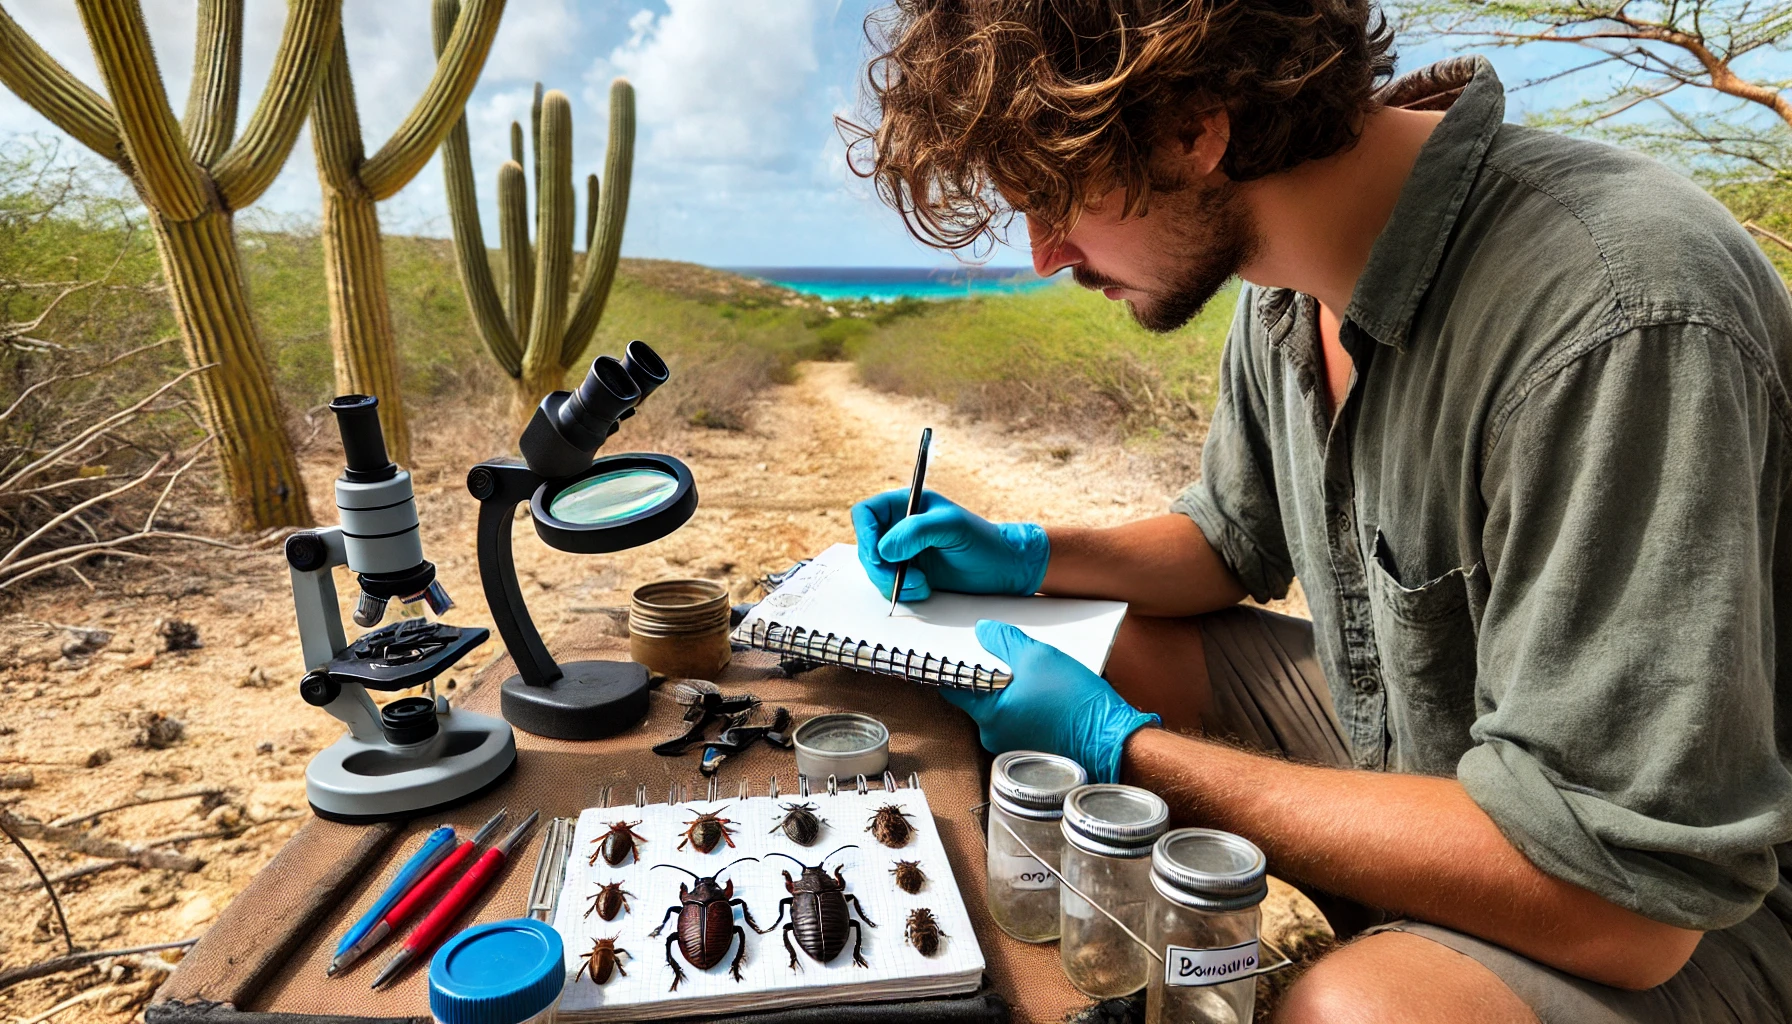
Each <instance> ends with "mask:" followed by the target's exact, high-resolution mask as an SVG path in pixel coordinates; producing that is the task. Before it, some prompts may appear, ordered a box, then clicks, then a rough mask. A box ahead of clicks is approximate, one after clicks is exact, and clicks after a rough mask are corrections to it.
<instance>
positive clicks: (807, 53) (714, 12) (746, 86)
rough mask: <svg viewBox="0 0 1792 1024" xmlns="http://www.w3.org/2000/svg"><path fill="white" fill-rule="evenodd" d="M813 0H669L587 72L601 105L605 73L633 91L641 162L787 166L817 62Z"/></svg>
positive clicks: (644, 15)
mask: <svg viewBox="0 0 1792 1024" xmlns="http://www.w3.org/2000/svg"><path fill="white" fill-rule="evenodd" d="M816 17H817V10H816V3H815V0H786V2H781V3H774V4H745V3H740V2H738V0H668V3H667V10H666V12H665V13H664V14H661V15H655V14H654V13H653V12H651V11H646V10H643V11H641V12H640V13H638V14H636V15H635V16H634V17H633V18H631V19H630V21H629V28H630V30H631V36H630V38H629V40H628V42H626V43H624V44H623V45H621V46H619V47H617V48H616V49H615V50H614V51H613V52H612V53H611V54H610V58H609V60H608V61H603V62H599V63H598V64H597V65H594V66H593V67H592V69H591V71H590V72H589V73H588V74H587V76H586V78H587V84H588V86H589V88H588V90H587V96H588V102H591V103H592V105H593V106H599V105H600V104H599V103H598V102H596V101H595V97H594V96H593V94H595V96H602V95H603V94H604V90H605V89H607V87H608V80H609V77H610V75H611V74H613V73H620V74H623V75H626V76H627V77H628V78H629V80H630V81H631V82H633V83H634V85H635V89H636V93H637V100H636V102H637V104H638V119H639V124H640V125H641V126H642V130H643V133H644V134H645V135H646V140H645V144H644V146H643V157H644V158H645V160H647V161H649V162H651V163H654V164H657V165H660V166H663V167H666V168H669V169H670V168H675V167H680V166H705V165H708V166H714V165H732V166H736V167H746V168H755V169H762V170H779V169H785V168H787V167H789V166H790V164H791V162H792V160H791V158H792V156H793V154H792V153H791V148H790V143H791V136H792V134H793V121H794V119H795V117H796V115H797V112H798V110H799V109H800V107H801V106H802V103H803V100H804V98H805V95H806V93H807V91H808V88H809V84H810V78H811V77H812V76H813V75H814V73H815V71H816V70H817V68H818V66H819V64H818V61H817V59H816V54H815V22H816Z"/></svg>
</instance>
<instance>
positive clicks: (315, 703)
mask: <svg viewBox="0 0 1792 1024" xmlns="http://www.w3.org/2000/svg"><path fill="white" fill-rule="evenodd" d="M299 696H300V697H303V698H305V703H307V704H309V705H311V706H312V707H314V708H321V707H324V706H325V705H327V704H329V703H330V702H331V701H333V700H335V699H336V698H337V697H340V696H342V684H341V683H338V682H337V681H336V680H334V679H331V678H330V673H329V672H328V671H326V670H324V669H321V668H320V669H318V670H317V671H315V672H310V673H307V674H306V676H305V678H303V679H301V680H299Z"/></svg>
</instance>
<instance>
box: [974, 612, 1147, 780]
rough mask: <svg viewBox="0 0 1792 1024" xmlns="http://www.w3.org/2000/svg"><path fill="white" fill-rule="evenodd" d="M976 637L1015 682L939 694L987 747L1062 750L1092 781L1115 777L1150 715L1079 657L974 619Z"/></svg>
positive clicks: (996, 750)
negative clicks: (1131, 739) (965, 716)
mask: <svg viewBox="0 0 1792 1024" xmlns="http://www.w3.org/2000/svg"><path fill="white" fill-rule="evenodd" d="M977 641H978V642H979V643H981V644H982V645H983V649H984V650H986V651H988V652H989V653H991V654H993V655H995V656H996V657H998V658H1000V659H1002V660H1003V661H1005V662H1007V663H1008V667H1009V668H1011V669H1013V670H1014V681H1013V682H1012V683H1009V684H1008V685H1007V687H1005V688H1003V689H1001V690H998V691H997V692H995V693H973V692H971V691H969V690H954V689H949V688H948V689H942V690H941V691H940V694H941V695H942V696H944V697H945V698H946V700H947V701H949V702H951V703H952V704H954V705H957V706H958V707H959V708H962V709H963V710H964V711H965V712H966V713H967V714H969V715H970V716H971V718H972V719H974V720H975V721H976V723H977V733H978V737H979V738H980V739H981V740H982V741H983V748H984V749H985V750H988V751H989V752H990V753H992V754H1002V753H1006V752H1008V751H1010V750H1043V751H1045V752H1046V753H1048V754H1062V755H1063V756H1065V757H1068V758H1070V759H1071V760H1072V761H1075V762H1076V763H1077V764H1080V765H1082V766H1083V768H1084V769H1085V770H1086V771H1088V773H1089V781H1090V782H1118V781H1120V755H1121V753H1122V752H1123V751H1124V750H1125V747H1126V738H1127V737H1128V736H1131V735H1132V734H1133V733H1135V732H1137V731H1138V730H1140V729H1142V728H1144V727H1145V726H1147V725H1155V724H1157V723H1158V722H1159V721H1160V719H1159V718H1158V717H1157V716H1156V715H1148V714H1146V713H1144V712H1143V711H1140V710H1138V709H1137V708H1135V707H1133V706H1132V705H1131V704H1128V703H1126V701H1125V700H1123V699H1121V697H1120V695H1119V694H1118V693H1115V692H1114V688H1113V687H1112V686H1109V685H1108V681H1107V680H1106V679H1103V678H1101V677H1100V676H1098V675H1096V674H1095V673H1093V672H1091V671H1089V669H1088V666H1086V665H1084V664H1083V663H1082V662H1080V661H1077V660H1076V659H1075V658H1072V657H1071V656H1070V655H1068V654H1065V653H1064V652H1063V651H1060V650H1058V649H1057V648H1056V647H1053V646H1051V645H1050V644H1042V643H1040V642H1039V641H1037V640H1035V639H1033V638H1032V637H1030V636H1028V635H1027V634H1025V633H1022V632H1021V631H1020V630H1019V629H1016V628H1015V627H1013V626H1010V625H1009V624H1007V623H1006V622H992V621H990V620H988V619H984V620H982V621H981V622H979V623H977Z"/></svg>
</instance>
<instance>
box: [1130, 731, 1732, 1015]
mask: <svg viewBox="0 0 1792 1024" xmlns="http://www.w3.org/2000/svg"><path fill="white" fill-rule="evenodd" d="M1121 772H1122V775H1123V777H1124V778H1125V779H1126V781H1129V782H1137V783H1139V784H1141V785H1144V786H1147V787H1149V788H1150V789H1152V790H1153V791H1154V792H1156V793H1158V794H1159V795H1161V796H1162V797H1163V798H1164V799H1165V800H1167V801H1168V802H1169V804H1170V808H1171V814H1172V818H1173V819H1174V820H1176V821H1178V822H1179V823H1181V824H1188V825H1202V826H1207V827H1211V828H1220V829H1225V830H1226V831H1228V832H1235V833H1237V834H1239V835H1242V836H1244V837H1245V838H1247V839H1249V840H1251V841H1252V842H1254V843H1256V844H1257V845H1258V846H1259V847H1260V848H1262V850H1263V852H1264V854H1265V855H1266V856H1268V858H1269V863H1270V868H1271V870H1272V871H1274V872H1275V873H1276V874H1278V875H1281V876H1283V877H1285V878H1288V879H1291V880H1293V881H1298V882H1305V883H1308V884H1311V885H1314V886H1317V887H1318V888H1320V889H1323V890H1325V891H1327V892H1331V893H1335V894H1337V895H1339V896H1345V897H1348V898H1350V899H1354V900H1357V901H1359V902H1362V903H1366V904H1369V905H1371V906H1376V907H1382V908H1384V909H1387V910H1389V911H1392V912H1394V913H1396V914H1401V915H1406V916H1411V917H1414V918H1418V919H1420V920H1424V921H1430V922H1432V923H1434V924H1440V925H1443V926H1445V927H1448V928H1454V929H1456V930H1457V931H1461V932H1467V933H1469V934H1471V935H1476V936H1479V937H1481V938H1484V939H1487V940H1489V941H1491V942H1495V943H1498V944H1499V945H1502V946H1505V947H1506V948H1507V949H1511V950H1514V951H1516V952H1518V953H1522V954H1524V955H1525V956H1528V957H1531V958H1532V959H1534V960H1538V961H1540V962H1542V963H1545V964H1548V965H1550V966H1552V967H1555V968H1557V969H1559V970H1563V971H1567V972H1569V973H1570V974H1575V975H1578V976H1580V977H1583V978H1587V979H1589V980H1592V981H1597V982H1601V983H1603V984H1607V985H1616V986H1619V987H1622V988H1632V989H1637V988H1647V987H1650V986H1652V985H1656V984H1659V983H1661V982H1663V981H1665V980H1667V979H1668V978H1669V977H1671V976H1672V975H1673V974H1674V972H1675V971H1677V970H1679V969H1680V967H1681V966H1682V965H1684V964H1685V962H1686V960H1687V958H1688V957H1690V956H1691V955H1692V950H1693V947H1694V946H1695V945H1697V944H1698V940H1699V934H1700V933H1698V932H1693V931H1686V930H1684V929H1680V928H1674V927H1671V926H1669V925H1665V924H1661V923H1660V922H1657V921H1652V920H1650V919H1648V918H1646V917H1643V916H1641V915H1639V914H1635V913H1633V912H1631V911H1629V910H1626V909H1624V908H1623V907H1620V906H1618V905H1617V904H1615V903H1612V902H1610V901H1608V900H1606V899H1604V898H1603V897H1600V896H1597V895H1595V894H1594V893H1592V892H1590V891H1588V890H1586V889H1582V888H1580V887H1579V886H1576V885H1572V884H1570V883H1568V882H1564V881H1562V880H1560V879H1557V878H1553V877H1551V876H1549V875H1547V874H1544V873H1543V872H1542V871H1541V870H1539V869H1538V868H1537V867H1536V865H1534V864H1532V863H1531V862H1530V861H1529V860H1527V859H1526V858H1525V856H1524V855H1523V854H1521V853H1519V852H1518V850H1517V849H1516V848H1514V847H1513V846H1512V844H1511V843H1510V842H1508V841H1507V839H1506V837H1505V836H1504V835H1503V834H1502V833H1501V832H1500V830H1499V827H1498V826H1497V825H1495V824H1494V822H1493V819H1491V818H1489V817H1488V816H1487V814H1486V812H1484V811H1482V810H1481V808H1480V807H1479V806H1478V805H1477V804H1476V803H1475V802H1474V801H1473V800H1472V799H1470V798H1469V795H1468V792H1467V791H1466V790H1464V789H1463V788H1462V785H1461V784H1460V783H1458V782H1456V781H1455V780H1454V779H1440V778H1433V777H1430V776H1420V775H1399V774H1393V773H1384V772H1370V771H1344V770H1339V769H1335V768H1320V767H1315V766H1309V765H1299V764H1291V763H1289V762H1286V761H1282V760H1279V759H1276V758H1272V757H1266V756H1263V755H1260V754H1253V753H1249V752H1246V751H1242V750H1237V749H1234V748H1232V747H1226V746H1222V745H1220V744H1216V743H1212V742H1208V741H1205V740H1200V739H1193V738H1190V737H1187V736H1179V735H1176V734H1174V733H1170V732H1167V731H1165V730H1162V729H1141V730H1139V731H1138V732H1136V733H1134V734H1133V735H1132V737H1131V738H1130V739H1129V740H1128V741H1127V744H1126V753H1125V758H1124V761H1123V762H1122V766H1121Z"/></svg>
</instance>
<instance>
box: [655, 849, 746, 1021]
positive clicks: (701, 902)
mask: <svg viewBox="0 0 1792 1024" xmlns="http://www.w3.org/2000/svg"><path fill="white" fill-rule="evenodd" d="M758 859H759V858H758V857H742V858H740V860H737V861H734V862H732V863H730V864H729V865H728V866H727V867H724V868H722V869H721V871H717V872H716V873H715V874H713V875H710V876H709V877H708V878H701V877H699V876H698V875H697V874H696V873H695V872H693V871H685V869H684V868H681V867H679V866H678V865H676V864H655V865H654V867H655V868H671V869H672V870H674V871H684V873H685V874H687V875H690V876H691V877H692V878H695V879H696V880H697V887H696V888H695V889H687V888H685V884H684V883H683V882H680V883H678V905H677V906H674V907H668V908H667V909H666V916H665V917H664V918H663V919H661V920H660V926H659V927H658V928H655V929H654V930H653V931H651V932H649V933H648V934H649V935H650V936H652V937H653V938H656V939H657V938H659V934H660V932H663V931H665V930H666V924H667V923H668V922H669V921H671V919H672V915H673V914H677V915H678V930H677V931H675V932H673V933H672V934H671V935H668V936H666V966H668V967H670V968H672V987H671V988H670V989H669V990H668V991H671V992H676V991H678V983H679V982H681V981H683V980H684V968H682V967H680V966H678V961H676V960H674V959H672V944H673V943H674V942H676V943H678V948H679V949H680V950H682V951H683V952H684V958H685V959H686V960H689V961H690V962H691V966H692V967H695V968H697V969H698V970H699V971H707V970H709V969H710V968H711V967H714V966H715V965H716V964H719V963H721V962H722V958H723V957H725V956H727V955H728V947H729V946H730V945H732V944H733V942H734V940H735V939H736V938H738V939H740V951H739V952H737V953H735V954H734V962H733V963H731V964H729V965H728V973H729V974H732V975H734V980H735V981H739V980H740V965H741V964H742V963H743V962H744V961H745V960H746V959H747V933H746V932H744V931H741V927H740V925H738V924H735V923H734V908H735V907H739V908H740V912H741V915H742V916H743V917H745V918H746V919H747V924H748V925H750V926H752V929H753V930H754V931H756V932H759V933H760V934H761V935H763V934H765V931H766V930H765V929H762V928H760V927H759V926H758V925H757V924H754V923H753V913H752V911H750V910H748V909H747V901H746V900H737V899H735V898H734V882H733V881H732V880H730V881H729V882H728V885H727V887H726V888H724V887H723V886H720V885H717V884H716V878H717V877H718V876H719V875H721V873H722V871H726V870H728V868H731V867H733V866H734V865H735V864H739V863H740V862H741V861H745V860H751V861H757V860H758ZM649 870H651V869H649Z"/></svg>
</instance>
